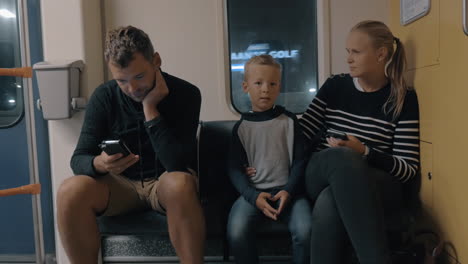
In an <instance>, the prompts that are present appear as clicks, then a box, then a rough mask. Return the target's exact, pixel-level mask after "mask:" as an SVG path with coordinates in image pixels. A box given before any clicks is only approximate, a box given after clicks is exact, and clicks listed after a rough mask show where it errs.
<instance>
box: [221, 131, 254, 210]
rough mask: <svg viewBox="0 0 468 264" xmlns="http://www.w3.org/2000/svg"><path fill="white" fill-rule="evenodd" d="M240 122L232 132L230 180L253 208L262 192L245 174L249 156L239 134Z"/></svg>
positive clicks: (229, 165)
mask: <svg viewBox="0 0 468 264" xmlns="http://www.w3.org/2000/svg"><path fill="white" fill-rule="evenodd" d="M239 125H240V122H238V123H237V124H236V125H235V126H234V128H233V130H232V140H231V144H230V151H229V160H228V169H229V171H228V172H229V178H230V179H231V182H232V184H233V185H234V187H235V188H236V190H237V191H238V192H239V193H240V194H241V195H242V196H243V197H244V198H245V200H247V201H248V202H249V203H250V204H252V205H253V206H255V207H257V206H256V201H257V197H258V195H259V194H260V192H259V191H258V190H257V189H255V188H254V187H252V186H251V185H250V183H249V180H248V178H247V177H248V176H247V175H246V173H245V165H248V160H247V155H246V153H245V150H244V148H243V146H242V143H241V141H240V139H239V136H238V134H237V129H238V128H239Z"/></svg>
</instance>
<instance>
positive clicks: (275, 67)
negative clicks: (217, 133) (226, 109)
mask: <svg viewBox="0 0 468 264" xmlns="http://www.w3.org/2000/svg"><path fill="white" fill-rule="evenodd" d="M244 70H245V75H244V82H243V83H242V88H243V90H244V92H246V93H248V94H249V96H250V100H251V102H252V110H253V111H251V112H249V113H244V114H242V117H241V120H240V121H238V122H237V123H236V125H235V126H234V128H233V142H232V143H231V152H230V159H229V177H230V179H231V181H232V183H233V185H234V187H235V188H236V189H237V191H238V192H239V193H240V194H241V196H240V197H239V198H238V199H237V201H236V202H235V203H234V205H233V206H232V209H231V212H230V214H229V221H228V228H227V229H228V239H229V243H230V246H231V249H232V252H233V255H234V258H235V261H236V263H242V264H250V263H258V256H257V252H256V246H255V230H256V226H258V225H260V224H261V222H262V221H277V220H280V221H281V222H285V223H287V225H288V227H289V231H290V232H291V236H292V245H293V263H296V264H299V263H309V255H310V253H309V251H310V248H309V245H310V231H311V230H310V229H311V222H312V219H311V218H312V217H311V208H310V205H309V202H308V201H307V200H306V198H304V197H303V196H301V194H303V192H302V191H300V189H301V188H300V187H301V186H303V185H304V184H303V183H302V182H303V181H304V179H303V174H304V167H305V156H306V155H305V150H304V146H305V144H303V138H302V137H303V136H302V132H301V131H300V128H299V123H298V122H297V119H296V116H295V115H294V114H292V113H290V112H288V111H287V110H285V108H284V107H282V106H278V105H275V100H276V98H277V97H278V95H279V93H280V84H281V65H280V64H279V63H278V62H276V61H275V60H274V59H273V58H272V57H271V56H270V55H260V56H255V57H252V58H251V59H250V60H249V61H247V63H246V64H245V68H244ZM247 166H249V167H253V168H255V173H253V174H252V176H248V175H247V174H246V167H247Z"/></svg>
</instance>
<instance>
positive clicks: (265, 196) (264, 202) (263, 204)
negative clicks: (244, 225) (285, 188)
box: [255, 192, 278, 221]
mask: <svg viewBox="0 0 468 264" xmlns="http://www.w3.org/2000/svg"><path fill="white" fill-rule="evenodd" d="M268 200H270V201H273V197H272V196H271V194H269V193H266V192H261V193H260V194H259V195H258V197H257V200H256V201H255V205H256V206H257V208H258V209H259V210H260V211H262V212H263V214H264V215H265V216H266V217H268V218H271V219H273V220H275V221H276V220H277V217H276V216H277V215H278V211H277V210H276V209H274V208H273V207H271V205H270V204H269V203H268Z"/></svg>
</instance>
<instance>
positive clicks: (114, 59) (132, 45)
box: [104, 26, 154, 68]
mask: <svg viewBox="0 0 468 264" xmlns="http://www.w3.org/2000/svg"><path fill="white" fill-rule="evenodd" d="M137 52H139V53H141V55H143V57H144V58H145V59H146V60H148V61H149V62H152V61H153V55H154V49H153V44H152V43H151V40H150V39H149V37H148V35H147V34H146V33H145V32H144V31H143V30H141V29H139V28H136V27H133V26H126V27H119V28H116V29H112V30H109V31H108V32H107V35H106V43H105V48H104V57H105V59H106V61H107V62H111V63H113V64H115V65H117V66H119V67H121V68H125V67H127V66H128V65H129V64H130V62H131V61H132V60H133V56H134V54H135V53H137Z"/></svg>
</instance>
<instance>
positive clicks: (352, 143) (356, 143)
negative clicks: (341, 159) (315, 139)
mask: <svg viewBox="0 0 468 264" xmlns="http://www.w3.org/2000/svg"><path fill="white" fill-rule="evenodd" d="M346 136H347V137H348V140H342V139H337V138H334V137H327V142H328V144H329V145H330V146H332V147H348V148H351V149H353V150H355V151H357V152H358V153H359V154H361V155H364V153H365V151H366V146H364V144H362V142H361V141H360V140H359V139H357V138H356V137H355V136H352V135H349V134H347V135H346Z"/></svg>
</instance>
